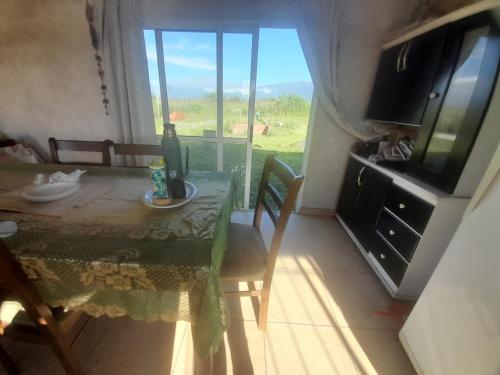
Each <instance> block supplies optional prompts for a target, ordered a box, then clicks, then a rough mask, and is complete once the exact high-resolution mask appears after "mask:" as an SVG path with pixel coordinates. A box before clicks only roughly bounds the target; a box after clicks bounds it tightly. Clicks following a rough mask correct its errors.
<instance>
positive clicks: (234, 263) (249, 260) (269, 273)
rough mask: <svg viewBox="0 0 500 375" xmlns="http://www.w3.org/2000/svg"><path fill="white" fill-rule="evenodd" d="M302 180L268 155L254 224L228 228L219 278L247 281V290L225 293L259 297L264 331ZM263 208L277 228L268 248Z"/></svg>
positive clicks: (260, 324)
mask: <svg viewBox="0 0 500 375" xmlns="http://www.w3.org/2000/svg"><path fill="white" fill-rule="evenodd" d="M271 175H274V176H275V177H277V178H278V179H279V180H280V181H281V183H282V184H283V185H285V186H286V188H287V193H286V196H285V198H284V200H282V199H281V198H280V196H279V194H278V191H277V190H276V188H275V187H274V186H273V185H272V183H271V182H270V177H271ZM303 180H304V177H303V176H297V175H295V173H294V172H293V170H292V169H291V168H290V167H289V166H287V165H286V164H284V163H283V162H282V161H280V160H279V159H277V158H276V157H274V156H272V155H270V156H268V157H267V159H266V162H265V165H264V170H263V172H262V177H261V180H260V186H259V192H258V195H257V204H256V208H255V214H254V218H253V225H252V226H250V225H244V224H236V223H231V224H230V227H229V235H228V246H227V250H226V252H225V254H224V262H223V265H222V269H221V274H220V277H221V280H222V281H238V282H240V281H241V282H247V284H248V291H229V292H226V293H227V294H229V295H231V294H233V295H234V294H236V295H238V296H240V297H243V296H249V297H260V307H258V308H257V309H258V317H257V319H258V326H259V328H260V329H261V330H265V329H266V328H267V311H268V307H269V295H270V290H271V282H272V279H273V273H274V267H275V265H276V259H277V257H278V252H279V249H280V246H281V241H282V239H283V235H284V233H285V228H286V225H287V223H288V219H289V217H290V213H291V212H292V210H293V208H294V206H295V201H296V199H297V194H298V193H299V190H300V187H301V186H302V182H303ZM267 196H269V197H270V198H271V199H272V201H274V204H275V205H276V206H277V207H278V208H279V214H277V213H276V212H275V211H274V210H273V208H272V207H271V205H269V203H268V201H267V200H266V197H267ZM263 210H266V212H267V213H268V214H269V216H270V218H271V221H272V222H273V224H274V228H275V230H274V235H273V237H272V241H271V247H270V248H269V251H268V250H267V248H266V245H265V243H264V240H263V238H262V236H261V234H260V224H261V219H262V212H263ZM255 281H262V282H263V284H262V288H261V289H260V290H257V289H256V287H255ZM257 309H256V310H257ZM256 314H257V311H256Z"/></svg>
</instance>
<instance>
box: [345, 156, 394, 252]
mask: <svg viewBox="0 0 500 375" xmlns="http://www.w3.org/2000/svg"><path fill="white" fill-rule="evenodd" d="M390 184H391V179H390V178H389V177H387V176H385V175H383V174H381V173H378V172H377V171H375V170H374V169H373V168H371V167H369V166H366V165H365V164H363V163H361V162H359V161H357V160H355V159H350V160H349V164H348V165H347V171H346V176H345V179H344V184H343V185H342V191H341V193H340V197H341V198H340V200H339V205H338V208H337V211H338V212H341V213H342V218H343V219H344V221H345V222H346V223H347V224H348V225H349V228H351V230H352V232H353V233H354V234H355V235H356V238H357V239H358V241H359V242H360V243H361V244H362V245H363V246H364V247H367V246H368V244H369V243H370V241H371V236H372V233H373V230H374V229H375V224H376V222H377V219H378V216H379V213H380V210H381V208H382V205H383V203H384V199H385V195H386V193H387V190H388V189H389V185H390Z"/></svg>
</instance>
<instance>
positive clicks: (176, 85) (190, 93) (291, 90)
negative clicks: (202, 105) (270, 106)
mask: <svg viewBox="0 0 500 375" xmlns="http://www.w3.org/2000/svg"><path fill="white" fill-rule="evenodd" d="M200 83H201V82H199V81H198V82H187V81H178V82H175V81H174V82H172V83H171V84H169V85H167V90H168V96H169V97H170V98H176V99H190V98H201V97H204V96H206V95H208V94H210V93H213V92H215V90H214V89H207V88H203V87H215V82H204V84H203V83H201V84H200ZM225 86H226V90H225V91H224V95H227V96H237V97H240V98H243V97H245V96H248V94H247V93H248V87H246V88H242V87H241V85H238V84H231V83H229V84H227V83H226V85H225ZM152 89H153V93H154V94H155V95H158V96H159V91H160V90H159V88H158V87H152ZM290 94H293V95H298V96H300V97H302V98H304V99H306V100H309V101H311V100H312V94H313V84H312V82H310V81H296V82H282V83H273V84H269V85H261V86H257V99H271V98H277V97H279V96H283V95H290Z"/></svg>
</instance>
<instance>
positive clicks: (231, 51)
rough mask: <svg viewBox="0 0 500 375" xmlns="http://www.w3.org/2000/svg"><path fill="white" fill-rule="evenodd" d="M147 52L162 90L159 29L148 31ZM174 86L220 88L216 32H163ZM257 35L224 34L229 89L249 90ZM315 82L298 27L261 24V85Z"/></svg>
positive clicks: (155, 83) (170, 86)
mask: <svg viewBox="0 0 500 375" xmlns="http://www.w3.org/2000/svg"><path fill="white" fill-rule="evenodd" d="M144 38H145V42H146V53H147V57H148V68H149V77H150V82H151V87H152V91H153V93H154V94H155V95H158V93H159V80H158V67H157V56H156V43H155V38H154V31H153V30H145V31H144ZM162 38H163V49H164V60H165V74H166V77H167V78H166V79H167V87H168V91H173V92H174V94H175V92H181V91H185V93H189V92H200V91H201V90H203V91H204V92H206V93H210V92H215V89H216V77H217V64H216V34H215V33H214V32H173V31H164V32H163V34H162ZM251 48H252V35H251V34H236V33H224V34H223V61H224V63H223V77H224V92H225V93H237V94H240V95H248V86H249V81H250V62H251ZM297 81H308V82H310V81H311V78H310V75H309V71H308V69H307V65H306V62H305V59H304V56H303V53H302V49H301V47H300V43H299V40H298V37H297V32H296V31H295V30H294V29H261V30H260V35H259V48H258V65H257V86H265V85H271V84H276V83H284V82H297Z"/></svg>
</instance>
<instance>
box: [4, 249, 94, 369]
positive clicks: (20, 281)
mask: <svg viewBox="0 0 500 375" xmlns="http://www.w3.org/2000/svg"><path fill="white" fill-rule="evenodd" d="M0 271H1V272H0V275H1V280H0V288H1V289H0V307H5V305H6V304H7V303H10V306H11V308H10V310H11V311H9V312H12V310H13V309H14V310H15V311H14V313H12V314H9V317H7V319H6V320H4V317H2V316H0V318H1V321H0V335H3V336H5V337H9V338H12V339H14V340H22V341H29V342H41V343H46V344H48V345H50V346H51V347H52V349H53V351H54V352H55V354H56V356H57V357H58V359H59V361H60V362H61V364H62V366H63V367H64V369H65V370H66V372H67V373H68V374H72V375H81V374H83V373H84V372H83V369H82V368H81V366H80V364H79V363H78V360H77V358H76V356H75V354H74V352H73V350H72V349H71V345H72V343H73V342H74V341H75V340H76V338H77V337H78V335H79V333H81V331H82V330H83V328H84V327H85V324H86V323H87V322H88V320H89V319H90V318H89V317H88V316H84V317H83V318H84V319H86V321H85V323H84V324H83V325H82V326H81V329H80V330H79V332H78V335H76V337H74V339H73V340H70V339H69V331H70V330H71V329H72V328H73V327H74V326H75V325H76V323H77V322H80V318H82V314H81V313H78V312H65V311H64V309H63V308H57V309H51V308H50V307H49V306H48V305H47V304H46V303H45V302H43V300H42V298H41V297H40V295H39V294H38V292H37V290H36V289H35V287H34V285H33V284H32V283H31V281H30V280H29V279H28V277H27V276H26V274H25V273H24V270H23V269H22V267H21V265H20V264H19V263H18V262H17V260H16V258H15V257H14V256H13V255H12V254H11V252H10V251H9V249H8V248H7V246H6V245H5V244H4V243H3V242H2V241H0ZM1 311H2V309H0V312H1ZM0 364H1V365H2V366H3V367H4V369H5V370H6V371H7V373H8V374H17V373H18V369H17V366H16V365H15V363H14V362H13V361H12V359H11V358H10V357H9V356H8V354H7V352H6V351H5V350H4V349H3V348H2V347H1V346H0Z"/></svg>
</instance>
